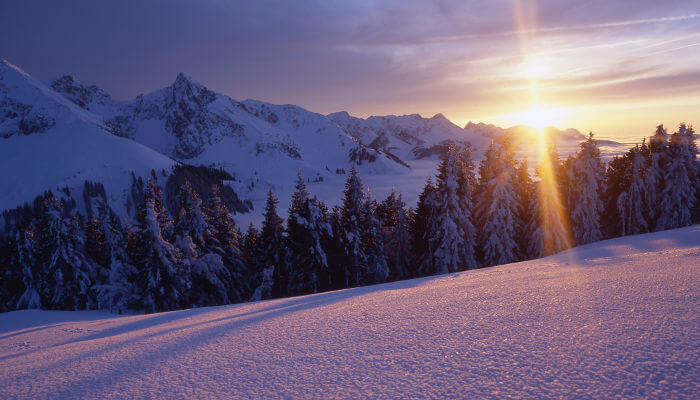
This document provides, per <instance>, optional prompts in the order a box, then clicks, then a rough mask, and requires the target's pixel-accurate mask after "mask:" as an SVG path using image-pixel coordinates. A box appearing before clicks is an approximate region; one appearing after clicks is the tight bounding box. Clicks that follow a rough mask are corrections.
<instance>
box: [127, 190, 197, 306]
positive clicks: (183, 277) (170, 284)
mask: <svg viewBox="0 0 700 400" xmlns="http://www.w3.org/2000/svg"><path fill="white" fill-rule="evenodd" d="M135 225H136V232H135V235H136V236H137V240H136V243H135V246H136V248H135V249H134V250H133V257H132V259H133V262H134V264H135V265H134V266H135V267H136V268H137V269H138V271H139V281H140V282H139V283H140V284H139V290H140V292H141V293H140V294H139V295H140V298H141V299H142V301H143V303H142V304H141V307H142V308H143V309H144V310H146V311H147V312H160V311H168V310H174V309H177V308H180V307H183V306H186V305H189V304H187V301H188V297H187V294H188V291H189V289H190V286H191V282H190V281H189V276H190V274H189V271H187V270H186V269H185V268H184V267H183V264H182V262H181V254H180V252H179V251H178V250H177V248H176V247H175V246H173V245H172V243H170V242H169V241H168V240H167V239H166V237H168V236H169V235H168V233H169V232H171V230H172V229H171V226H172V221H171V220H170V219H169V217H168V214H167V212H166V210H165V206H164V204H163V193H162V190H161V189H160V187H159V186H158V185H156V184H155V183H154V182H153V181H152V180H150V179H149V180H148V183H147V184H146V187H145V188H144V194H143V200H142V201H141V203H140V204H139V205H138V209H137V214H136V224H135Z"/></svg>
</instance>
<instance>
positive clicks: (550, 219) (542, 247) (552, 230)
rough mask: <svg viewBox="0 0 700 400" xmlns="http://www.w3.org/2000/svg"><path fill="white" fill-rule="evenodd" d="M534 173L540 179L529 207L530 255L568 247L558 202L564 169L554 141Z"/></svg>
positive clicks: (543, 253)
mask: <svg viewBox="0 0 700 400" xmlns="http://www.w3.org/2000/svg"><path fill="white" fill-rule="evenodd" d="M537 173H538V175H539V177H540V181H539V182H538V184H537V185H536V186H537V190H536V194H535V196H536V197H537V198H536V201H533V207H532V210H531V212H532V216H533V219H532V220H531V221H530V224H528V225H529V227H528V231H529V232H530V245H529V246H528V253H529V254H530V255H531V257H533V258H539V257H543V256H547V255H551V254H555V253H558V252H560V251H563V250H566V249H567V248H569V247H571V243H570V240H569V236H568V235H569V232H568V231H567V229H566V221H565V217H566V210H565V209H564V207H563V205H562V202H561V190H560V187H561V185H560V183H559V182H560V181H561V179H562V175H563V172H562V167H561V163H560V161H559V156H558V152H557V150H556V145H554V144H552V145H551V146H550V148H549V150H548V152H547V156H546V157H545V159H543V160H542V162H541V163H540V165H539V167H538V169H537Z"/></svg>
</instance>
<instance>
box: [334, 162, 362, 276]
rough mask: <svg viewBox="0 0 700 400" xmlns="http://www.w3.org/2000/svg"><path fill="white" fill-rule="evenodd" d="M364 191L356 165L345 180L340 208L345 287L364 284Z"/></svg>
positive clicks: (340, 240) (340, 238)
mask: <svg viewBox="0 0 700 400" xmlns="http://www.w3.org/2000/svg"><path fill="white" fill-rule="evenodd" d="M363 201H364V193H363V190H362V181H361V180H360V175H359V173H358V172H357V168H356V167H355V166H353V167H352V169H351V170H350V176H349V177H348V179H347V181H346V182H345V191H344V196H343V204H342V207H341V208H340V210H339V211H340V221H339V224H340V226H339V230H340V231H339V232H337V233H338V234H339V235H340V236H339V237H338V241H339V245H340V253H341V255H340V257H339V258H340V259H341V260H342V261H341V262H342V266H343V272H344V275H345V285H344V286H345V287H353V286H359V285H361V284H362V276H363V271H364V270H365V269H366V267H367V254H365V251H364V247H363V245H362V233H363V232H362V225H361V223H362V203H363Z"/></svg>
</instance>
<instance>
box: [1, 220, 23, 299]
mask: <svg viewBox="0 0 700 400" xmlns="http://www.w3.org/2000/svg"><path fill="white" fill-rule="evenodd" d="M16 235H17V232H16V228H15V227H14V226H13V227H11V229H9V230H8V232H5V233H3V234H0V312H7V311H12V310H14V309H15V308H16V306H17V300H18V299H19V296H20V295H21V294H22V286H23V284H22V267H21V264H20V263H19V260H18V259H17V242H16V237H17V236H16Z"/></svg>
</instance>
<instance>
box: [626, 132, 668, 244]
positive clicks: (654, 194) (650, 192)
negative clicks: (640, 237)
mask: <svg viewBox="0 0 700 400" xmlns="http://www.w3.org/2000/svg"><path fill="white" fill-rule="evenodd" d="M643 150H644V152H646V151H648V153H647V157H646V158H647V159H646V163H645V166H644V173H643V176H644V186H643V189H642V190H643V196H644V214H645V215H646V220H647V222H648V229H650V230H654V231H660V230H664V229H667V227H666V226H665V225H664V221H658V220H659V218H660V217H661V215H662V214H663V212H664V210H663V208H662V205H661V200H662V199H661V196H662V191H663V190H664V187H665V186H666V177H667V171H666V170H667V168H668V163H669V161H670V158H669V156H670V155H669V146H668V133H667V131H666V129H664V126H663V125H659V126H657V127H656V132H654V135H653V136H652V137H651V138H649V146H648V150H647V149H645V148H643ZM628 234H629V233H628Z"/></svg>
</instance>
